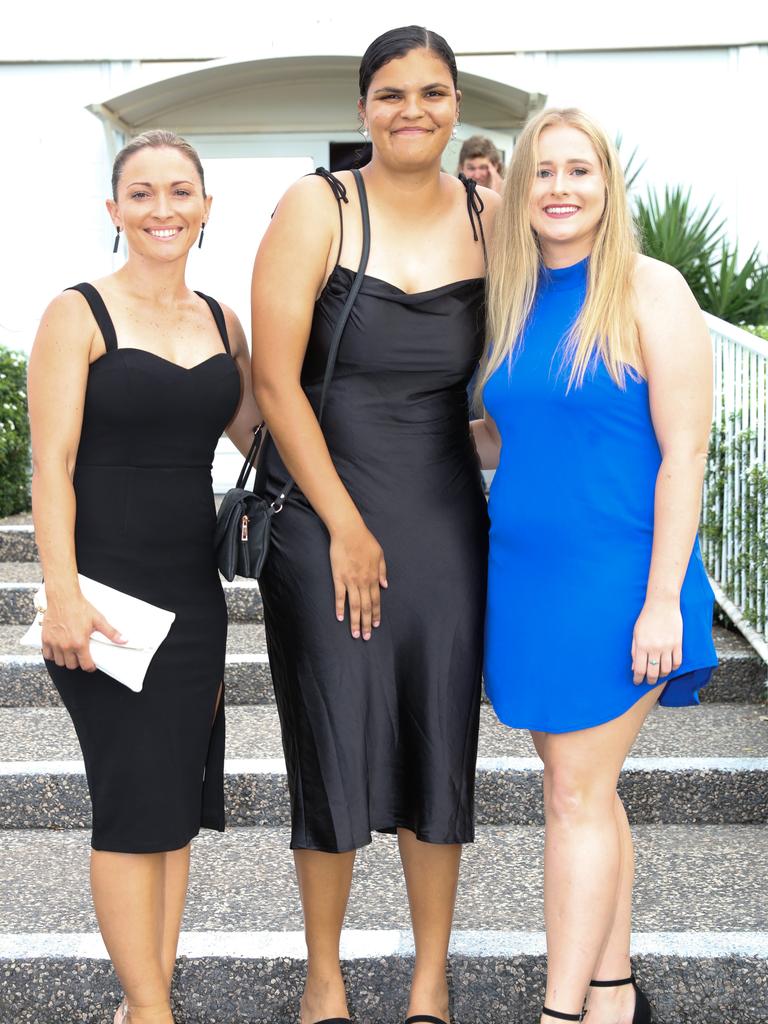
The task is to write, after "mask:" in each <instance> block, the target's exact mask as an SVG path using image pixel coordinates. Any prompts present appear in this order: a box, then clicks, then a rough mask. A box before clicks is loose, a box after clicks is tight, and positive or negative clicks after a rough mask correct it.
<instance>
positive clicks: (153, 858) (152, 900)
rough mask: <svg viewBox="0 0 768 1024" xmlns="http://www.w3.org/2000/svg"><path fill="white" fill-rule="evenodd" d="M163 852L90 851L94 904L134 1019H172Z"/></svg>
mask: <svg viewBox="0 0 768 1024" xmlns="http://www.w3.org/2000/svg"><path fill="white" fill-rule="evenodd" d="M164 859H165V854H163V853H108V852H106V851H103V850H93V851H92V853H91V888H92V891H93V904H94V907H95V910H96V917H97V919H98V922H99V928H100V930H101V934H102V936H103V938H104V943H105V945H106V947H107V950H108V951H109V955H110V958H111V960H112V963H113V964H114V967H115V971H116V972H117V976H118V978H119V979H120V984H121V985H122V987H123V991H124V992H125V994H126V998H127V1000H128V1005H129V1006H130V1014H129V1018H128V1020H129V1022H130V1024H173V1017H172V1016H171V1006H170V1001H169V996H168V989H167V984H166V977H165V973H164V971H163V963H162V945H163V889H164V876H165V868H164Z"/></svg>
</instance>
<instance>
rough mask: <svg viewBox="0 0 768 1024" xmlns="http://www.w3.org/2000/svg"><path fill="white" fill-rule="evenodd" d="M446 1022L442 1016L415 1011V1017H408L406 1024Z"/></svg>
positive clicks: (440, 1023) (441, 1023) (444, 1023)
mask: <svg viewBox="0 0 768 1024" xmlns="http://www.w3.org/2000/svg"><path fill="white" fill-rule="evenodd" d="M419 1022H421V1024H446V1021H444V1020H443V1018H442V1017H432V1016H430V1014H428V1013H415V1014H414V1015H413V1017H406V1018H405V1024H419Z"/></svg>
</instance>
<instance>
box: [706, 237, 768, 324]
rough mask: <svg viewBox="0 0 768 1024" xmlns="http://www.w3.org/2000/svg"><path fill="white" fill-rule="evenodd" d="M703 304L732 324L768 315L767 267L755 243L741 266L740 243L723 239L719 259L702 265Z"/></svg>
mask: <svg viewBox="0 0 768 1024" xmlns="http://www.w3.org/2000/svg"><path fill="white" fill-rule="evenodd" d="M700 302H701V306H702V308H703V309H706V310H707V311H708V312H709V313H713V314H714V315H715V316H719V317H720V319H721V320H727V321H728V322H729V323H732V324H759V323H761V322H762V321H764V320H765V319H766V318H768V267H767V266H765V265H764V264H762V263H761V262H760V253H759V250H758V248H757V246H755V248H754V249H753V250H752V252H751V253H750V254H749V256H748V257H747V258H746V260H745V261H744V263H743V264H742V266H741V267H740V268H739V250H738V246H734V247H733V248H732V249H730V248H729V247H728V245H727V244H726V243H725V242H723V244H722V247H721V250H720V258H719V261H718V262H717V263H715V264H709V265H708V266H705V267H704V268H703V276H702V296H701V299H700Z"/></svg>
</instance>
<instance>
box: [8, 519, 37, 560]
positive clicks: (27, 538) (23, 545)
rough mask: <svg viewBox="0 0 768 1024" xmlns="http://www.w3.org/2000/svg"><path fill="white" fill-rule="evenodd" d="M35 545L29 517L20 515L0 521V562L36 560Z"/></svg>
mask: <svg viewBox="0 0 768 1024" xmlns="http://www.w3.org/2000/svg"><path fill="white" fill-rule="evenodd" d="M36 561H37V545H36V544H35V528H34V527H33V526H32V522H31V517H29V516H25V515H21V516H12V517H10V518H9V519H3V520H2V522H0V562H36Z"/></svg>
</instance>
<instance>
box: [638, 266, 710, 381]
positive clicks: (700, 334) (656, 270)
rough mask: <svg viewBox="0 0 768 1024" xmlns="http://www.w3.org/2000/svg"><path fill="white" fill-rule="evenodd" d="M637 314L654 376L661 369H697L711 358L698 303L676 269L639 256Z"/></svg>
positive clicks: (647, 365)
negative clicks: (696, 365)
mask: <svg viewBox="0 0 768 1024" xmlns="http://www.w3.org/2000/svg"><path fill="white" fill-rule="evenodd" d="M633 284H634V311H635V319H636V323H637V327H638V332H639V338H640V347H641V350H642V354H643V358H644V361H645V364H646V367H647V369H648V374H649V378H650V376H651V375H652V374H653V373H654V372H657V371H658V367H659V366H662V365H666V366H668V367H669V368H673V367H675V366H676V365H677V363H678V362H680V364H681V365H682V366H686V365H688V366H690V365H693V363H692V361H693V360H696V359H698V358H701V359H702V361H704V360H706V359H707V358H708V353H709V332H708V331H707V326H706V323H705V321H704V317H703V316H702V313H701V310H700V309H699V306H698V303H697V302H696V299H695V298H694V297H693V293H692V292H691V289H690V288H689V287H688V283H687V281H686V280H685V278H684V277H683V276H682V274H681V273H680V272H679V271H678V270H676V269H675V268H674V267H671V266H669V264H667V263H662V262H661V261H660V260H654V259H651V258H650V257H648V256H641V255H638V256H637V257H636V258H635V269H634V278H633Z"/></svg>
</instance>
